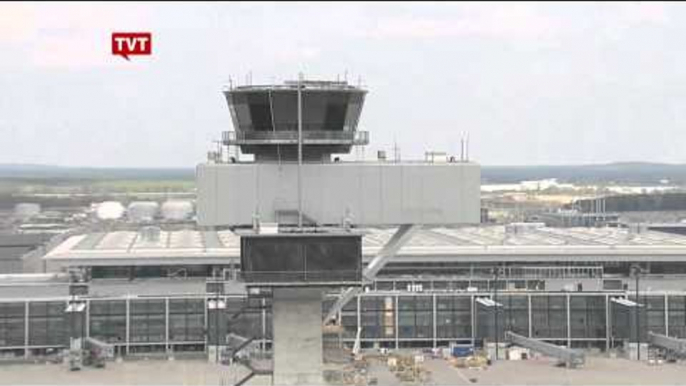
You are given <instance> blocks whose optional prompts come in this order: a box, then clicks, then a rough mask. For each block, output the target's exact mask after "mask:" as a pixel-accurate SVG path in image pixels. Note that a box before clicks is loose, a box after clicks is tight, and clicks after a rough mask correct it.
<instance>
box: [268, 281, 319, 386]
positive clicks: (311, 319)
mask: <svg viewBox="0 0 686 386" xmlns="http://www.w3.org/2000/svg"><path fill="white" fill-rule="evenodd" d="M322 298H323V289H321V288H310V287H302V288H293V287H290V288H274V290H273V300H272V301H273V303H272V307H273V308H272V309H273V323H274V327H273V331H274V339H273V342H274V343H273V345H274V384H275V385H279V386H282V385H283V386H287V385H323V384H324V378H323V375H322V374H323V370H324V364H323V353H322V352H323V346H322Z"/></svg>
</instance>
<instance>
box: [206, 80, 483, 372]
mask: <svg viewBox="0 0 686 386" xmlns="http://www.w3.org/2000/svg"><path fill="white" fill-rule="evenodd" d="M224 94H225V96H226V100H227V102H228V105H229V110H230V112H231V118H232V121H233V127H234V130H233V131H228V132H225V133H224V135H223V143H224V144H225V145H227V146H230V147H237V148H238V149H240V152H241V153H242V154H252V155H253V156H254V158H253V159H254V160H253V161H250V162H243V161H241V160H240V159H233V160H232V161H231V162H226V161H221V162H217V161H216V160H215V161H212V162H208V163H205V164H201V165H199V166H198V168H197V189H198V197H197V219H198V225H199V226H202V227H209V228H218V227H230V228H232V229H233V230H234V231H235V232H236V233H238V234H240V236H241V272H240V277H241V278H242V280H243V281H244V282H245V283H246V285H247V286H248V287H249V288H250V287H253V288H260V289H268V290H269V291H271V293H272V312H273V357H274V362H273V383H274V384H275V385H294V384H298V385H315V384H323V378H322V369H323V364H322V325H323V323H327V322H329V321H332V320H336V317H337V315H339V311H340V310H341V309H342V307H343V306H344V305H345V304H346V303H347V302H348V301H350V300H352V299H353V298H354V297H355V296H356V295H357V294H358V293H359V291H360V289H361V288H362V285H363V283H364V282H368V281H371V280H373V279H374V277H375V275H376V274H377V273H378V272H379V271H380V270H381V268H382V267H383V266H384V264H385V263H386V262H387V261H388V260H389V259H392V258H393V256H394V255H395V253H396V252H397V251H398V250H399V249H400V248H401V247H402V246H403V244H405V243H406V242H407V241H408V240H409V239H410V238H411V237H412V235H413V233H414V231H415V230H416V229H418V227H420V226H422V225H460V224H475V223H478V222H479V220H480V196H479V194H480V192H479V189H480V169H479V166H478V165H476V164H474V163H470V162H467V161H457V162H454V161H453V162H448V161H444V162H437V163H434V162H416V161H415V162H403V161H400V160H392V161H385V160H379V161H375V162H337V160H336V159H335V158H334V156H335V155H336V154H346V153H349V152H350V151H351V150H352V148H353V147H354V146H365V145H367V144H368V143H369V136H368V133H367V132H365V131H360V130H358V123H359V121H360V113H361V111H362V106H363V103H364V100H365V97H366V94H367V91H366V90H364V89H362V88H361V87H355V86H352V85H350V84H348V83H347V82H328V81H326V82H323V81H316V82H315V81H304V80H302V77H301V78H300V80H298V81H294V82H285V83H284V84H282V85H270V86H254V85H250V86H241V87H231V88H230V89H228V90H226V91H225V93H224ZM405 113H406V112H398V114H405ZM418 130H421V128H418ZM418 135H421V133H418ZM368 226H393V227H397V230H396V233H395V234H394V236H393V237H392V238H391V239H390V240H389V241H388V242H387V244H386V245H385V246H384V247H383V248H381V249H380V251H379V252H378V253H377V254H376V255H375V256H371V257H369V258H367V260H368V263H367V264H364V263H363V262H364V260H363V256H362V235H363V233H364V227H368ZM341 289H343V290H342V291H341ZM326 291H336V292H337V293H340V297H339V299H338V301H337V302H336V304H334V306H333V308H332V309H331V310H329V311H328V313H327V315H326V317H325V318H324V320H322V297H323V294H324V293H325V292H326Z"/></svg>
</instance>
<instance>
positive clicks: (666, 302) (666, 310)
mask: <svg viewBox="0 0 686 386" xmlns="http://www.w3.org/2000/svg"><path fill="white" fill-rule="evenodd" d="M665 335H667V336H669V296H668V295H667V294H665Z"/></svg>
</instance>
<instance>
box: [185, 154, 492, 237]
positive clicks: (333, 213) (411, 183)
mask: <svg viewBox="0 0 686 386" xmlns="http://www.w3.org/2000/svg"><path fill="white" fill-rule="evenodd" d="M480 178H481V173H480V168H479V166H478V165H477V164H473V163H444V164H431V163H406V162H403V163H317V164H312V163H306V164H303V166H302V182H303V189H302V190H303V214H304V216H306V217H307V218H309V219H311V221H314V222H316V223H318V224H341V223H342V222H343V220H344V219H345V218H346V216H348V217H349V218H350V220H351V222H352V223H353V224H358V225H396V224H469V223H472V224H473V223H478V222H479V219H480V212H479V210H480V209H479V208H480V201H479V197H480V195H479V187H480ZM197 185H198V201H197V210H198V224H199V225H201V226H222V225H224V226H226V225H229V226H232V225H250V224H252V222H253V219H254V218H255V216H256V215H259V219H260V221H264V222H278V223H284V222H288V220H289V218H288V216H287V214H288V213H293V212H294V211H296V210H297V209H298V199H297V190H298V189H297V164H294V163H281V164H279V163H260V164H202V165H199V166H198V168H197Z"/></svg>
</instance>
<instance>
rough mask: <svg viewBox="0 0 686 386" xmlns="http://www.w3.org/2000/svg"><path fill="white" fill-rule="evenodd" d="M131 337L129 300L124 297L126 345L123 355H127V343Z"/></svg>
mask: <svg viewBox="0 0 686 386" xmlns="http://www.w3.org/2000/svg"><path fill="white" fill-rule="evenodd" d="M130 337H131V299H130V298H129V297H128V296H127V297H126V337H125V338H126V341H125V342H124V343H125V344H126V346H125V351H124V352H125V355H129V342H130V341H131V340H130Z"/></svg>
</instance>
